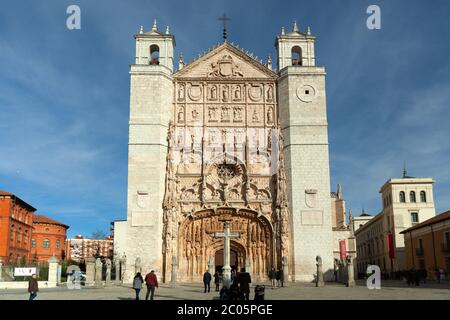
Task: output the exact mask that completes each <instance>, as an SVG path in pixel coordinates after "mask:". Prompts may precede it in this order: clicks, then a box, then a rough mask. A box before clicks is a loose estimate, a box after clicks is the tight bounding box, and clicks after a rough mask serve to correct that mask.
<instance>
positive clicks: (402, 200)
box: [399, 191, 406, 202]
mask: <svg viewBox="0 0 450 320" xmlns="http://www.w3.org/2000/svg"><path fill="white" fill-rule="evenodd" d="M399 198H400V202H406V198H405V192H404V191H400V194H399Z"/></svg>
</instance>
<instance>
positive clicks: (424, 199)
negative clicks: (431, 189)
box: [420, 191, 427, 202]
mask: <svg viewBox="0 0 450 320" xmlns="http://www.w3.org/2000/svg"><path fill="white" fill-rule="evenodd" d="M420 202H427V194H426V193H425V191H420Z"/></svg>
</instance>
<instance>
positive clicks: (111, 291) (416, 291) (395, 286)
mask: <svg viewBox="0 0 450 320" xmlns="http://www.w3.org/2000/svg"><path fill="white" fill-rule="evenodd" d="M381 286H382V288H381V289H380V290H369V289H367V288H366V286H365V282H364V281H357V286H356V287H355V288H347V287H345V286H344V285H342V284H336V283H327V284H326V285H325V287H323V288H316V287H315V286H314V284H311V283H294V284H291V285H290V286H289V287H285V288H277V289H271V288H270V286H269V285H268V284H266V296H265V297H266V300H432V299H436V300H450V290H449V284H448V283H446V284H437V283H434V282H433V283H427V284H421V286H419V287H408V286H407V285H406V284H405V283H403V282H399V281H382V283H381ZM251 290H252V292H251V298H253V289H251ZM145 292H146V289H145V288H144V289H143V290H142V291H141V294H140V297H141V299H145ZM134 296H135V293H134V290H133V289H132V288H131V286H111V287H107V288H103V289H96V288H85V287H83V288H82V289H81V290H69V289H67V288H66V287H59V288H54V289H42V290H41V291H40V292H39V295H38V298H37V300H133V299H134ZM217 296H218V294H217V293H216V292H210V293H206V294H205V293H203V285H202V284H198V283H196V284H192V283H190V284H180V285H179V286H178V287H177V288H171V287H170V286H169V285H168V284H167V285H165V284H163V285H161V286H160V288H159V289H157V290H156V294H155V299H156V300H212V299H213V298H214V297H217ZM26 299H28V294H27V293H26V292H24V290H16V289H15V290H1V291H0V300H26Z"/></svg>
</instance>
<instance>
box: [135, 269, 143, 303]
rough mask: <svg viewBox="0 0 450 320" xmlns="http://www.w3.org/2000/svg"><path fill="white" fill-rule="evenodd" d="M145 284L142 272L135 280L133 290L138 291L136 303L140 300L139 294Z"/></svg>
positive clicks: (137, 274)
mask: <svg viewBox="0 0 450 320" xmlns="http://www.w3.org/2000/svg"><path fill="white" fill-rule="evenodd" d="M143 283H144V279H143V278H142V275H141V273H140V272H138V273H136V275H135V276H134V278H133V289H134V291H136V301H138V300H139V293H140V292H141V289H142V284H143Z"/></svg>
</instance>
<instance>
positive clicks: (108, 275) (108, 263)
mask: <svg viewBox="0 0 450 320" xmlns="http://www.w3.org/2000/svg"><path fill="white" fill-rule="evenodd" d="M111 265H112V263H111V260H110V259H109V258H108V259H106V282H105V285H106V286H110V285H111Z"/></svg>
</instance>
